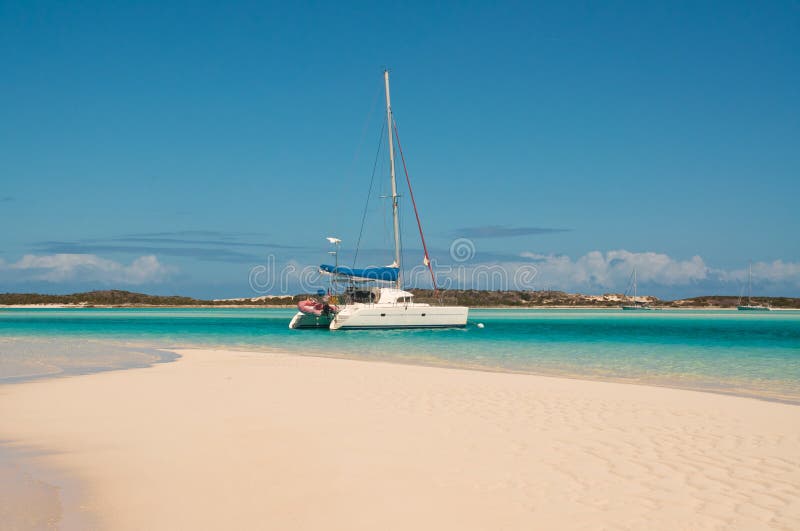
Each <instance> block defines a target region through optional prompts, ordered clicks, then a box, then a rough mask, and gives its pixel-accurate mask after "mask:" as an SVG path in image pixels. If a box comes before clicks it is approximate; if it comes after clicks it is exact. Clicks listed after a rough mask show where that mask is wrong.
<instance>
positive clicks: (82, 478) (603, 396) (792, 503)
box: [0, 350, 800, 530]
mask: <svg viewBox="0 0 800 531" xmlns="http://www.w3.org/2000/svg"><path fill="white" fill-rule="evenodd" d="M178 352H179V353H180V354H181V355H182V356H183V357H182V358H181V359H179V360H178V361H176V362H172V363H165V364H158V365H154V366H152V367H148V368H139V369H129V370H121V371H113V372H105V373H98V374H90V375H84V376H73V377H66V378H56V379H50V380H40V381H34V382H27V383H20V384H9V385H4V386H0V439H1V440H2V441H4V442H5V443H6V444H7V446H10V447H11V448H12V449H14V450H15V451H19V452H28V453H29V455H30V457H28V458H27V459H28V461H29V463H31V464H33V465H35V466H36V467H40V468H41V469H49V470H53V471H58V473H59V474H61V475H63V476H65V477H70V478H73V479H74V480H75V481H76V482H77V484H78V485H80V489H79V491H75V490H74V489H73V490H72V491H70V492H71V494H70V495H69V496H67V495H66V488H65V487H64V486H62V485H56V486H57V487H62V490H61V492H62V499H61V511H62V515H61V517H62V521H63V522H77V521H92V522H95V523H96V526H97V527H98V528H102V529H124V530H127V529H137V530H140V529H165V530H166V529H169V530H174V529H348V530H355V529H370V530H373V529H437V530H438V529H459V530H463V529H526V530H528V529H619V528H622V529H800V407H798V406H793V405H787V404H781V403H775V402H767V401H760V400H754V399H749V398H740V397H734V396H723V395H717V394H710V393H701V392H693V391H685V390H676V389H666V388H656V387H646V386H638V385H628V384H619V383H602V382H590V381H581V380H570V379H561V378H548V377H541V376H530V375H521V374H503V373H491V372H481V371H469V370H458V369H443V368H432V367H421V366H410V365H398V364H390V363H382V362H367V361H352V360H340V359H327V358H313V357H303V356H297V355H288V354H287V355H284V354H265V353H248V352H238V351H213V350H183V351H178ZM1 470H2V469H0V471H1ZM39 490H41V489H39ZM37 492H38V491H37ZM42 492H44V494H42V493H41V492H38V493H37V494H34V495H31V496H29V497H28V498H26V500H27V501H26V502H25V503H24V504H20V505H18V506H15V507H12V508H8V507H7V508H6V510H9V511H10V510H15V511H17V512H21V511H30V510H31V509H33V510H35V509H36V504H37V503H45V502H44V501H37V500H40V499H42V498H47V496H48V495H49V494H48V493H49V492H50V491H42ZM73 498H74V499H73ZM48 503H50V502H48ZM49 507H51V508H52V503H50V505H49ZM18 516H19V515H18ZM20 518H21V517H20ZM20 518H18V521H25V520H24V518H23V519H20ZM9 521H10V520H9ZM0 527H2V526H0ZM63 527H65V528H68V527H69V526H68V525H65V526H63Z"/></svg>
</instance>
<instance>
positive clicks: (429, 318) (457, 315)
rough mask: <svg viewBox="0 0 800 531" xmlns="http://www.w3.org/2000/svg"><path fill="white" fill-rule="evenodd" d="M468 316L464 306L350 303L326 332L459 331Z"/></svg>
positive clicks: (467, 309)
mask: <svg viewBox="0 0 800 531" xmlns="http://www.w3.org/2000/svg"><path fill="white" fill-rule="evenodd" d="M468 315H469V308H467V307H466V306H428V305H427V304H403V305H395V304H386V305H383V304H354V305H351V306H347V307H345V308H344V309H342V310H341V311H340V312H339V313H337V314H336V317H334V318H333V321H331V324H330V329H331V330H358V329H366V328H373V329H380V328H463V327H465V326H466V325H467V317H468Z"/></svg>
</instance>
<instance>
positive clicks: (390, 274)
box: [319, 264, 400, 282]
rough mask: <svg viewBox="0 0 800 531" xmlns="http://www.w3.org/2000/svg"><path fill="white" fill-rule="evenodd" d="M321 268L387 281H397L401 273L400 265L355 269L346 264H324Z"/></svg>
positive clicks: (347, 274)
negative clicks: (345, 265)
mask: <svg viewBox="0 0 800 531" xmlns="http://www.w3.org/2000/svg"><path fill="white" fill-rule="evenodd" d="M319 270H320V271H321V272H323V273H328V274H331V275H342V276H345V277H350V278H352V279H354V280H383V281H385V282H395V281H396V280H397V277H398V275H399V274H400V268H399V267H367V268H364V269H353V268H350V267H344V266H338V267H336V266H332V265H328V264H322V265H321V266H319Z"/></svg>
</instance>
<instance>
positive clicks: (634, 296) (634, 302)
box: [633, 267, 636, 305]
mask: <svg viewBox="0 0 800 531" xmlns="http://www.w3.org/2000/svg"><path fill="white" fill-rule="evenodd" d="M633 304H634V305H636V268H635V267H634V268H633Z"/></svg>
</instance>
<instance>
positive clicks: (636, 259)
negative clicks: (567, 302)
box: [521, 250, 710, 289]
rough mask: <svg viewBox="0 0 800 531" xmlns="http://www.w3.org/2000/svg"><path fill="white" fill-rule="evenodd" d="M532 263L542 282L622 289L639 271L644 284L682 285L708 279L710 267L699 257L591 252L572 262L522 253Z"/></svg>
mask: <svg viewBox="0 0 800 531" xmlns="http://www.w3.org/2000/svg"><path fill="white" fill-rule="evenodd" d="M521 256H522V257H523V258H528V259H531V260H532V261H533V263H534V264H535V266H536V268H537V269H538V271H539V274H538V275H537V276H538V277H539V279H540V280H543V281H548V282H552V283H553V284H554V285H562V286H564V287H566V288H580V287H592V286H594V287H599V288H607V289H611V288H620V287H622V286H625V285H626V284H627V281H628V278H629V277H630V275H631V272H632V271H633V268H634V267H635V268H636V274H637V276H638V279H639V281H640V282H642V283H654V284H661V285H665V286H679V285H687V284H692V283H696V282H700V281H703V280H706V279H708V277H709V271H710V270H709V268H708V267H707V266H706V264H705V262H704V261H703V259H702V258H700V257H699V256H694V257H692V258H691V259H689V260H676V259H674V258H672V257H670V256H668V255H666V254H662V253H653V252H647V253H632V252H630V251H625V250H616V251H607V252H605V253H602V252H600V251H591V252H589V253H586V254H585V255H583V256H581V257H579V258H578V259H577V260H573V259H572V258H570V257H569V256H564V255H542V254H537V253H530V252H526V253H522V254H521Z"/></svg>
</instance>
